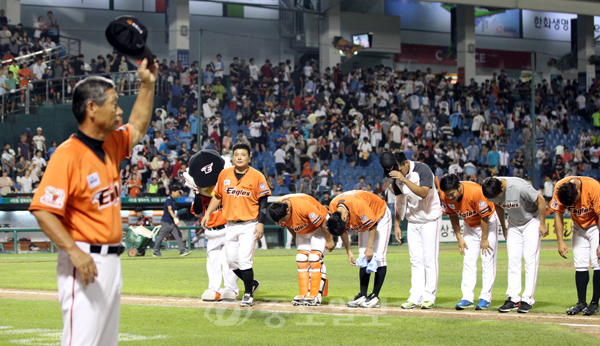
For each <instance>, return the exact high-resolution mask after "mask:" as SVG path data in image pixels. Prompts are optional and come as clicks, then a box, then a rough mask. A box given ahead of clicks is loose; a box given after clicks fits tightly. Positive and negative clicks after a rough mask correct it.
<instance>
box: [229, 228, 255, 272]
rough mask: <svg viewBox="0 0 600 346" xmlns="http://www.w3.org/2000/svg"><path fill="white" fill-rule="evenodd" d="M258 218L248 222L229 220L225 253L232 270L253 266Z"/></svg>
mask: <svg viewBox="0 0 600 346" xmlns="http://www.w3.org/2000/svg"><path fill="white" fill-rule="evenodd" d="M256 225H258V221H257V220H252V221H246V222H238V223H235V222H231V221H230V222H228V223H227V226H225V229H226V232H225V255H226V256H227V264H229V268H231V270H235V269H240V270H246V269H251V268H252V257H254V246H255V245H256V234H254V232H255V231H256Z"/></svg>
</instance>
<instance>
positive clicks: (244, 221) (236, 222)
mask: <svg viewBox="0 0 600 346" xmlns="http://www.w3.org/2000/svg"><path fill="white" fill-rule="evenodd" d="M252 221H256V219H254V220H243V221H228V222H231V223H244V222H252Z"/></svg>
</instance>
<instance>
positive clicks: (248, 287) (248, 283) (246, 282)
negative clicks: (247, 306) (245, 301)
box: [241, 268, 254, 294]
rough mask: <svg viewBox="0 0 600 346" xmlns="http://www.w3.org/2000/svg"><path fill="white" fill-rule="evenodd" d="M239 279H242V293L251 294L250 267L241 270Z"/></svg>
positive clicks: (251, 276)
mask: <svg viewBox="0 0 600 346" xmlns="http://www.w3.org/2000/svg"><path fill="white" fill-rule="evenodd" d="M241 274H242V276H241V279H242V281H244V288H245V290H244V294H246V293H250V294H252V285H253V284H254V270H252V268H250V269H245V270H242V271H241Z"/></svg>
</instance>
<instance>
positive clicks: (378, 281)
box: [373, 266, 387, 297]
mask: <svg viewBox="0 0 600 346" xmlns="http://www.w3.org/2000/svg"><path fill="white" fill-rule="evenodd" d="M385 272H387V266H385V267H379V268H377V272H375V283H374V284H373V294H374V295H375V297H379V291H381V286H383V281H384V280H385Z"/></svg>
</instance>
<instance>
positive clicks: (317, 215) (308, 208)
mask: <svg viewBox="0 0 600 346" xmlns="http://www.w3.org/2000/svg"><path fill="white" fill-rule="evenodd" d="M302 213H303V214H304V215H308V219H309V220H310V222H311V223H312V224H313V225H314V226H315V227H316V228H318V227H321V224H323V221H325V218H326V217H327V208H319V207H318V206H317V205H315V204H312V203H309V202H304V203H302Z"/></svg>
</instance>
